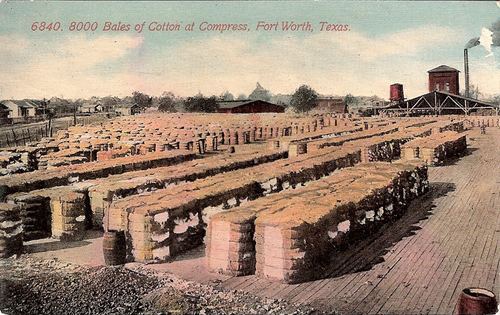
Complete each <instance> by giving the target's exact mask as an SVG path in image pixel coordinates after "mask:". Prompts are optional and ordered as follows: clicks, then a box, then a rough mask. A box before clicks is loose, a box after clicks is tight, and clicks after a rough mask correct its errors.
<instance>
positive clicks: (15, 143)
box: [12, 129, 17, 147]
mask: <svg viewBox="0 0 500 315" xmlns="http://www.w3.org/2000/svg"><path fill="white" fill-rule="evenodd" d="M12 136H14V146H15V147H17V138H16V133H15V132H14V129H12Z"/></svg>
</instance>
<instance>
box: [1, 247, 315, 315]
mask: <svg viewBox="0 0 500 315" xmlns="http://www.w3.org/2000/svg"><path fill="white" fill-rule="evenodd" d="M0 310H1V312H3V313H4V314H54V315H58V314H321V313H322V312H319V311H318V310H315V309H313V308H309V307H305V306H300V307H297V306H294V305H292V304H290V303H288V302H286V301H284V300H270V299H262V298H258V297H255V296H251V295H249V294H247V293H244V292H241V291H236V290H233V291H228V290H223V289H220V288H218V287H217V284H214V285H206V284H200V283H196V282H190V281H185V280H182V279H179V278H177V277H176V276H175V275H172V274H168V273H160V272H156V271H151V270H150V269H147V268H144V267H143V266H140V265H139V266H136V265H134V266H130V267H127V268H124V267H88V266H79V265H74V264H69V263H65V262H62V261H59V260H57V259H50V260H41V259H37V258H33V257H30V256H29V255H22V256H21V257H19V258H14V257H12V258H8V259H3V260H0Z"/></svg>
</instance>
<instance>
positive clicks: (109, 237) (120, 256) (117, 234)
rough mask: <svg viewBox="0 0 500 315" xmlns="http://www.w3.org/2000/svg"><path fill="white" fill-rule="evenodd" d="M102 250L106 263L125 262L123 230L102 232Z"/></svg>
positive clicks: (120, 263)
mask: <svg viewBox="0 0 500 315" xmlns="http://www.w3.org/2000/svg"><path fill="white" fill-rule="evenodd" d="M102 251H103V254H104V262H105V263H106V265H123V264H124V263H125V257H126V250H125V232H123V231H108V232H104V237H103V241H102Z"/></svg>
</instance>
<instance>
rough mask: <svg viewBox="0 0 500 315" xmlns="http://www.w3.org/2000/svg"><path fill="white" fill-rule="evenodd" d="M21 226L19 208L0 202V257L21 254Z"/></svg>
mask: <svg viewBox="0 0 500 315" xmlns="http://www.w3.org/2000/svg"><path fill="white" fill-rule="evenodd" d="M22 250H23V226H22V221H21V213H20V208H19V207H18V206H16V205H12V204H6V203H0V258H5V257H10V256H12V255H18V254H21V252H22Z"/></svg>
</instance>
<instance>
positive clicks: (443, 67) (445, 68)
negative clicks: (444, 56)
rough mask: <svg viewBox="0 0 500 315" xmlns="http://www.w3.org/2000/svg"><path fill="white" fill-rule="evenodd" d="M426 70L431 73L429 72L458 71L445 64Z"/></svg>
mask: <svg viewBox="0 0 500 315" xmlns="http://www.w3.org/2000/svg"><path fill="white" fill-rule="evenodd" d="M427 72H429V73H431V72H460V71H458V70H457V69H455V68H452V67H450V66H447V65H440V66H439V67H437V68H434V69H431V70H429V71H427Z"/></svg>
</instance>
